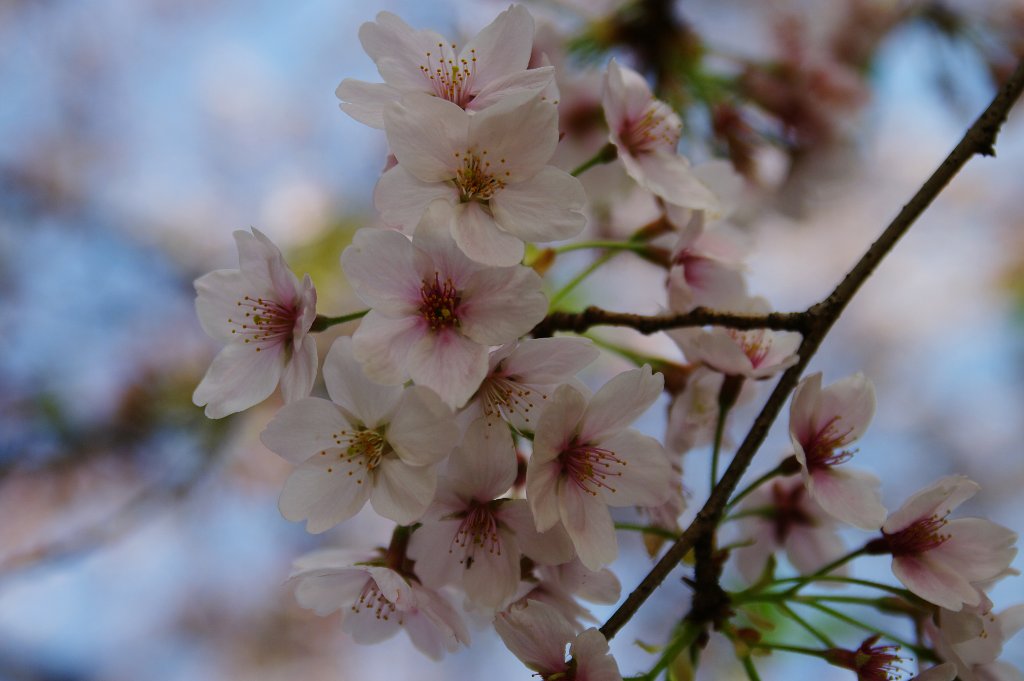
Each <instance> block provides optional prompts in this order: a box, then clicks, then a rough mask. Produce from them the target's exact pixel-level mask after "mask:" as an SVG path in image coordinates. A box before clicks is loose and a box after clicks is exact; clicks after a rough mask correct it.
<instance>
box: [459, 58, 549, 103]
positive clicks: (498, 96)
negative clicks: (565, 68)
mask: <svg viewBox="0 0 1024 681" xmlns="http://www.w3.org/2000/svg"><path fill="white" fill-rule="evenodd" d="M554 82H555V69H554V67H551V66H542V67H540V68H536V69H529V70H527V71H517V72H516V73H510V74H508V75H505V76H501V77H500V78H498V79H496V80H492V81H490V82H489V83H487V84H486V85H484V86H483V87H481V88H480V89H479V90H478V91H477V93H476V95H475V96H474V97H473V100H472V101H471V102H469V103H468V104H466V109H468V110H470V111H483V110H484V109H486V108H487V107H489V106H491V105H493V104H496V103H497V102H499V101H500V100H502V99H505V98H506V97H515V98H517V99H522V100H526V99H532V98H533V97H535V96H537V94H538V93H540V92H541V91H544V90H545V89H546V88H550V87H551V85H552V84H553V83H554ZM545 95H546V93H545ZM545 95H541V99H547V100H548V101H550V98H548V97H546V96H545ZM553 104H554V103H553V102H552V105H553Z"/></svg>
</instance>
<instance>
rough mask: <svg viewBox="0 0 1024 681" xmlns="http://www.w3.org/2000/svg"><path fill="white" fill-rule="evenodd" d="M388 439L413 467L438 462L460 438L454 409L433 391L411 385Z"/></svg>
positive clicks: (401, 403) (388, 433) (396, 415)
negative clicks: (453, 414)
mask: <svg viewBox="0 0 1024 681" xmlns="http://www.w3.org/2000/svg"><path fill="white" fill-rule="evenodd" d="M387 439H388V442H389V443H391V446H392V447H394V449H395V453H396V454H398V456H399V458H401V459H402V461H405V462H406V463H408V464H411V465H413V466H424V465H428V464H434V463H437V462H439V461H440V460H441V459H443V458H444V457H446V456H448V454H449V453H450V452H451V451H452V448H453V447H455V444H456V442H458V439H459V429H458V426H456V425H455V419H454V418H453V416H452V411H451V409H449V408H448V407H447V406H445V404H444V402H442V401H441V398H439V397H438V396H437V395H436V394H435V393H434V392H433V391H431V390H430V389H428V388H423V387H420V386H411V387H409V388H406V389H405V390H404V391H403V392H402V397H401V402H400V403H399V405H398V409H397V410H396V411H395V415H394V417H393V418H392V419H391V424H390V425H389V426H388V429H387Z"/></svg>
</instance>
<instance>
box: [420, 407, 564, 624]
mask: <svg viewBox="0 0 1024 681" xmlns="http://www.w3.org/2000/svg"><path fill="white" fill-rule="evenodd" d="M516 469H517V464H516V454H515V445H514V444H513V442H512V435H511V433H510V432H509V430H508V428H507V427H506V426H505V425H504V424H503V423H498V424H495V423H489V422H488V421H486V420H485V419H478V420H476V421H474V422H473V423H472V424H471V425H470V426H469V428H468V429H467V431H466V435H465V437H464V438H463V440H462V444H461V445H460V446H459V447H457V448H456V449H455V451H454V452H453V453H452V455H451V457H450V458H449V460H448V466H447V468H446V469H445V474H444V475H443V476H442V477H441V479H440V481H439V483H438V490H437V498H436V499H435V500H434V503H433V504H432V505H431V506H430V509H429V510H428V511H427V513H426V515H425V516H424V517H423V520H422V523H423V524H422V526H421V527H419V528H418V529H417V530H416V531H415V532H414V533H413V535H412V539H411V540H410V543H409V557H410V558H412V559H413V560H415V561H416V575H417V576H418V577H419V578H420V580H421V581H422V582H423V583H424V584H426V585H427V586H442V585H444V584H449V583H452V582H456V583H459V584H461V585H462V587H463V588H464V589H465V590H466V595H467V596H468V597H469V600H470V601H472V602H473V603H475V604H476V605H478V606H481V607H485V608H490V609H493V610H497V609H500V608H502V607H504V606H505V605H507V604H508V602H509V601H510V600H511V599H512V597H513V596H514V595H515V592H516V588H517V587H518V586H519V580H520V561H521V559H522V557H523V556H524V555H525V556H527V557H529V558H530V559H531V560H532V561H534V562H535V563H541V564H546V563H550V564H558V563H564V562H566V561H569V560H572V558H573V555H574V553H573V547H572V543H571V542H570V541H569V538H568V537H567V536H566V535H565V532H564V531H563V530H562V529H561V528H560V527H557V526H556V527H553V528H551V529H550V530H548V531H547V532H544V533H538V532H537V530H536V529H535V527H534V524H533V516H532V515H531V514H530V508H529V506H528V505H527V502H526V500H525V499H509V498H501V496H502V495H503V494H505V493H506V492H508V490H509V488H510V487H512V484H513V483H514V482H515V479H516Z"/></svg>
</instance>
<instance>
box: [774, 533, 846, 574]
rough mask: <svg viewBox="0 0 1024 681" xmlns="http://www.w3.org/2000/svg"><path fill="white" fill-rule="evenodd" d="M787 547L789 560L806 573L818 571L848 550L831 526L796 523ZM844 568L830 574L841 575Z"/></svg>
mask: <svg viewBox="0 0 1024 681" xmlns="http://www.w3.org/2000/svg"><path fill="white" fill-rule="evenodd" d="M785 547H786V555H787V556H788V557H789V562H791V563H792V564H793V567H795V568H796V569H797V570H799V571H800V574H804V575H809V574H812V573H814V572H817V571H818V570H819V569H821V568H823V567H825V566H826V565H828V564H829V563H831V562H832V561H834V560H836V559H838V558H840V557H841V556H842V555H843V554H845V553H846V552H847V551H846V546H845V545H844V544H843V540H842V539H840V538H839V535H838V534H837V533H836V531H835V530H834V529H833V528H832V527H831V526H830V527H808V526H806V525H796V526H794V527H793V528H792V529H790V531H789V535H787V537H786V540H785ZM845 567H846V566H843V568H845ZM843 568H840V569H838V570H833V571H832V572H830V573H829V574H832V575H841V574H843Z"/></svg>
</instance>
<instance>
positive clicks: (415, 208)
mask: <svg viewBox="0 0 1024 681" xmlns="http://www.w3.org/2000/svg"><path fill="white" fill-rule="evenodd" d="M438 199H441V200H445V201H447V202H449V203H452V204H454V203H457V202H458V200H459V190H458V189H456V188H455V187H454V186H453V185H451V184H448V183H445V182H424V181H422V180H419V179H417V178H416V176H415V175H413V174H412V173H410V172H409V171H408V170H406V169H405V168H404V167H403V166H400V165H398V166H395V167H394V168H392V169H391V170H389V171H387V172H386V173H384V174H383V175H381V178H380V179H379V180H378V181H377V186H376V187H374V190H373V204H374V205H375V206H376V207H377V210H378V211H379V212H380V218H381V222H383V223H384V224H385V225H386V226H388V227H395V228H397V229H401V230H402V231H404V232H411V231H413V228H415V227H416V225H417V224H418V223H419V221H420V220H421V219H422V218H423V214H424V213H425V212H426V210H427V206H429V205H430V204H431V202H433V201H435V200H438Z"/></svg>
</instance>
